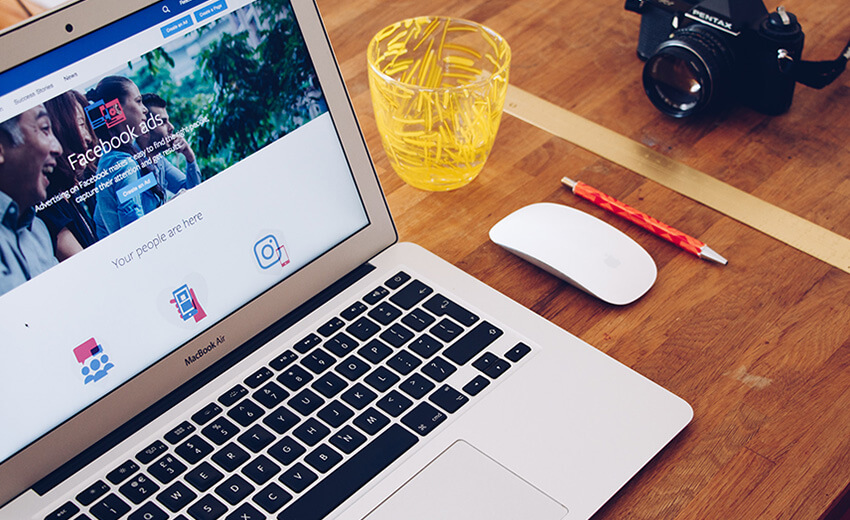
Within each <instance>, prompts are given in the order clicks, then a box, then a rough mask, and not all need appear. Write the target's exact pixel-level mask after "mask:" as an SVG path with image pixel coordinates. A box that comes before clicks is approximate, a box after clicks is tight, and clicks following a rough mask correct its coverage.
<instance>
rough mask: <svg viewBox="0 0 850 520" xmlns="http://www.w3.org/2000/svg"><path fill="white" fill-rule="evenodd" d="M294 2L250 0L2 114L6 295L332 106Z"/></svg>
mask: <svg viewBox="0 0 850 520" xmlns="http://www.w3.org/2000/svg"><path fill="white" fill-rule="evenodd" d="M291 9H292V8H291V6H290V5H289V3H288V2H286V1H280V0H256V1H254V2H252V3H250V4H248V5H246V6H244V7H241V8H238V9H235V10H233V11H232V12H230V13H227V14H225V15H224V16H222V17H220V18H217V19H215V20H212V21H211V22H210V23H209V24H207V25H204V26H203V27H201V26H199V27H198V28H197V29H195V30H192V31H189V32H187V33H186V34H185V35H183V36H181V37H180V38H174V39H171V40H169V41H167V42H165V43H164V44H163V45H162V46H161V47H158V48H155V49H153V50H151V51H148V52H146V53H145V54H143V55H141V56H133V57H130V58H128V59H127V60H126V61H123V60H122V62H121V64H120V66H117V67H113V68H111V69H109V70H104V71H103V72H102V74H99V75H98V76H96V77H92V78H89V79H85V80H83V81H81V82H80V83H79V84H78V85H77V86H76V87H75V88H74V89H72V90H68V91H65V92H63V93H61V94H59V95H56V96H54V97H52V98H51V99H48V100H45V101H44V103H43V104H42V105H38V106H37V107H35V108H32V109H30V110H27V111H25V112H23V113H21V114H19V115H17V116H15V117H13V118H11V119H8V120H6V121H5V122H2V123H0V192H2V193H0V216H2V217H3V221H2V230H0V232H2V236H0V242H2V244H0V295H2V294H4V293H6V292H8V291H10V290H11V289H13V288H15V287H17V286H18V285H21V284H22V283H24V282H26V281H27V280H29V279H31V278H32V277H34V276H36V275H37V274H39V273H41V272H44V271H45V270H47V269H49V268H50V267H52V266H54V265H57V264H58V262H63V261H65V260H67V259H68V258H70V257H72V256H74V255H77V254H79V253H81V252H83V251H85V250H86V249H87V248H89V247H91V246H93V245H95V244H97V243H98V242H101V241H103V240H104V239H106V238H107V237H110V235H112V234H113V233H115V232H117V231H119V230H121V229H124V228H126V227H128V226H130V225H134V224H136V223H137V222H138V221H140V219H143V218H144V216H145V215H148V214H151V213H152V212H154V211H156V210H157V209H158V208H161V207H163V206H164V205H166V204H168V203H169V202H170V201H172V200H175V199H176V198H178V197H181V195H182V194H184V193H186V192H187V191H189V190H193V189H196V188H198V187H199V186H201V185H202V184H203V182H204V181H206V180H209V179H210V178H212V177H214V176H216V175H218V174H220V173H222V172H226V171H231V170H229V168H230V167H231V166H234V165H236V164H237V163H239V162H241V161H242V160H244V159H245V158H247V157H248V156H250V155H252V154H255V153H257V152H258V151H259V150H261V149H263V148H265V147H266V146H269V145H271V144H273V143H275V142H276V141H278V140H279V139H281V138H284V137H285V136H286V135H287V134H289V133H290V132H292V131H294V130H296V129H298V128H299V127H301V126H303V125H305V124H307V123H309V122H310V121H312V120H314V119H316V118H317V117H319V116H320V115H322V114H324V113H326V112H327V103H326V102H325V99H324V95H323V93H322V91H321V88H320V87H319V82H318V79H317V77H316V73H315V71H314V69H313V66H312V61H311V60H310V57H309V54H308V53H307V50H306V46H305V44H304V41H303V39H302V37H301V34H300V31H299V29H298V26H297V23H296V22H295V19H294V16H293V15H292V10H291ZM232 174H233V175H238V172H237V171H235V170H234V171H233V173H232ZM182 200H186V199H185V198H184V199H182Z"/></svg>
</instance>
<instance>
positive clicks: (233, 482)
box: [215, 475, 256, 506]
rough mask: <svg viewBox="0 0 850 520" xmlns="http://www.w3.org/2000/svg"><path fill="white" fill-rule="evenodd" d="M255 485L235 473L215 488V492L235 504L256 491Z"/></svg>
mask: <svg viewBox="0 0 850 520" xmlns="http://www.w3.org/2000/svg"><path fill="white" fill-rule="evenodd" d="M254 489H256V488H254V486H252V485H251V484H250V483H248V481H247V480H245V479H244V478H242V477H241V476H239V475H233V476H232V477H230V478H229V479H227V480H225V481H224V482H222V483H221V484H219V485H218V486H216V488H215V494H216V495H218V496H220V497H221V498H223V499H224V500H225V501H226V502H227V503H229V504H230V505H232V506H235V505H236V504H238V503H239V502H241V501H242V500H243V499H244V498H245V497H247V496H248V495H250V494H251V493H253V492H254Z"/></svg>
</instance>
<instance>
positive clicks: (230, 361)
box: [32, 262, 375, 495]
mask: <svg viewBox="0 0 850 520" xmlns="http://www.w3.org/2000/svg"><path fill="white" fill-rule="evenodd" d="M374 269H375V266H374V265H372V264H370V263H368V262H367V263H365V264H363V265H361V266H359V267H357V268H356V269H354V270H353V271H351V272H350V273H348V274H347V275H345V276H343V277H342V278H340V279H339V280H337V281H336V282H335V283H333V284H332V285H330V286H329V287H328V288H326V289H325V290H324V291H322V292H320V293H319V294H317V295H316V296H314V297H313V298H311V299H309V300H308V301H306V302H305V303H303V304H302V305H301V306H299V307H298V308H296V309H295V310H294V311H292V312H290V313H289V314H287V315H286V316H284V317H283V318H281V319H280V320H278V321H277V322H275V323H274V324H273V325H271V326H270V327H268V328H267V329H265V330H264V331H262V332H260V333H259V334H257V335H256V336H254V337H253V338H251V339H250V340H248V341H247V342H245V344H243V345H242V346H240V347H238V348H237V349H235V350H234V351H233V352H231V353H230V354H228V355H227V356H225V357H224V358H222V359H221V360H219V361H218V362H217V363H216V364H214V365H212V366H211V367H209V368H208V369H206V370H205V371H203V372H201V373H200V374H198V375H197V376H195V377H194V378H192V379H191V380H189V381H188V382H186V383H184V384H183V385H182V386H180V387H179V388H177V389H176V390H174V391H173V392H171V393H170V394H168V395H167V396H165V397H163V398H162V399H160V400H159V401H157V402H156V403H154V404H153V405H151V406H150V407H149V408H148V409H146V410H145V411H143V412H142V413H140V414H138V415H137V416H135V417H134V418H132V419H130V420H129V421H127V422H126V423H125V424H124V425H123V426H121V427H120V428H117V429H116V430H115V431H113V432H111V433H110V434H108V435H107V436H106V437H104V438H103V439H101V440H100V441H99V442H97V443H95V444H94V445H92V446H91V447H90V448H88V449H87V450H85V451H84V452H82V453H80V454H79V455H77V456H76V457H74V458H73V459H71V460H70V461H68V462H67V463H65V464H64V465H62V466H60V467H59V468H57V469H56V470H55V471H54V472H52V473H51V474H49V475H47V476H46V477H44V478H43V479H41V480H40V481H38V482H36V483H35V484H34V485H33V486H32V489H33V491H35V492H36V493H38V494H39V495H44V494H46V493H48V492H49V491H50V490H51V489H53V488H54V487H56V486H58V485H59V484H61V483H62V482H64V481H65V480H66V479H68V478H70V477H71V476H72V475H74V474H75V473H76V472H77V471H79V470H80V469H82V468H84V467H85V466H87V465H88V464H91V463H92V462H93V461H94V460H95V459H97V458H98V457H99V456H101V455H103V454H104V453H106V452H107V451H109V450H110V449H112V448H113V447H115V446H117V445H118V444H119V443H120V442H122V441H124V440H125V439H127V438H128V437H130V436H131V435H132V434H133V433H135V432H137V431H138V430H140V429H141V428H143V427H144V426H146V425H147V424H148V423H150V422H151V421H153V420H155V419H156V418H157V417H159V416H161V415H162V414H163V413H165V412H166V411H167V410H168V409H169V408H171V407H173V406H174V405H175V403H179V402H181V401H182V400H183V399H185V398H187V397H189V396H190V395H192V394H193V393H194V392H195V391H196V390H198V389H200V388H201V387H202V386H204V385H205V384H207V383H209V382H210V381H212V380H213V379H215V378H216V377H218V376H219V375H221V374H222V373H224V372H225V371H227V370H228V369H230V368H231V367H233V366H234V365H236V364H237V363H239V362H240V361H242V360H243V359H245V358H246V357H248V356H249V355H251V354H253V353H254V352H256V351H257V350H258V349H259V348H260V347H262V346H263V345H265V344H266V343H268V342H269V341H271V340H272V339H274V338H275V337H276V336H278V335H279V334H281V333H282V332H284V331H285V330H287V329H289V328H290V327H292V326H293V325H295V324H296V323H298V322H299V321H300V320H301V319H303V318H305V317H306V316H308V315H309V314H310V313H312V312H313V311H314V310H316V309H318V308H319V307H321V306H322V305H324V304H325V303H327V302H328V301H330V300H331V299H332V298H334V297H335V296H336V295H338V294H340V293H341V292H342V291H344V290H345V289H347V288H348V287H350V286H351V285H353V284H354V283H356V282H357V281H358V280H360V279H361V278H363V277H364V276H366V275H367V274H369V273H370V272H372V271H373V270H374Z"/></svg>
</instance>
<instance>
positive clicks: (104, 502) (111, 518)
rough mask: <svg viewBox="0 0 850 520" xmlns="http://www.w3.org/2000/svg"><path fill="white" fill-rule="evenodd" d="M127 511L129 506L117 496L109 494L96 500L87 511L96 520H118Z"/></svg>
mask: <svg viewBox="0 0 850 520" xmlns="http://www.w3.org/2000/svg"><path fill="white" fill-rule="evenodd" d="M129 511H130V506H129V505H128V504H127V503H126V502H124V501H123V500H121V499H120V498H118V496H117V495H114V494H111V493H110V494H109V495H106V496H105V497H103V498H101V499H100V500H98V501H97V502H96V503H95V504H94V505H93V506H91V508H90V509H89V513H91V514H92V516H94V517H95V518H97V520H118V519H119V518H121V517H122V516H124V515H126V514H127V513H128V512H129Z"/></svg>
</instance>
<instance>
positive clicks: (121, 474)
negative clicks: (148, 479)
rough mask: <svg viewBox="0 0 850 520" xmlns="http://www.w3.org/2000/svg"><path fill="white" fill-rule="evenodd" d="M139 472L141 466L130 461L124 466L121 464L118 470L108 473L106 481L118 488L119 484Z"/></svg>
mask: <svg viewBox="0 0 850 520" xmlns="http://www.w3.org/2000/svg"><path fill="white" fill-rule="evenodd" d="M137 471H139V465H138V464H136V463H135V462H133V461H132V460H128V461H126V462H125V463H124V464H121V465H120V466H118V467H117V468H115V469H113V470H112V471H110V472H109V473H107V474H106V480H108V481H110V482H112V483H113V484H115V485H116V486H117V485H118V484H120V483H122V482H124V481H125V480H127V479H128V478H130V477H131V476H132V475H133V474H134V473H135V472H137Z"/></svg>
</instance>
